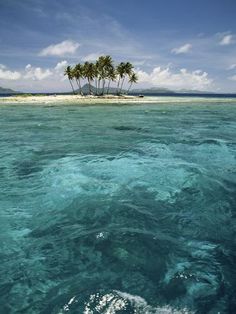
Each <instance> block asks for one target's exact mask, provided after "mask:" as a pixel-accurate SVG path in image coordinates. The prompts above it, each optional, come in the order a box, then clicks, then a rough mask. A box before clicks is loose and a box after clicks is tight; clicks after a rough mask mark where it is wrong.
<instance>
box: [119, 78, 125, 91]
mask: <svg viewBox="0 0 236 314" xmlns="http://www.w3.org/2000/svg"><path fill="white" fill-rule="evenodd" d="M124 81H125V76H124V78H123V80H122V82H121V87H120V94H121V91H122V88H123V84H124Z"/></svg>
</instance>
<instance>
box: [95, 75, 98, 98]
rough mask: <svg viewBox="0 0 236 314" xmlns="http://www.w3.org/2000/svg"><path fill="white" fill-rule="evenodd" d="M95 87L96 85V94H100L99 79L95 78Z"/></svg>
mask: <svg viewBox="0 0 236 314" xmlns="http://www.w3.org/2000/svg"><path fill="white" fill-rule="evenodd" d="M95 87H96V96H97V94H98V79H97V78H96V79H95Z"/></svg>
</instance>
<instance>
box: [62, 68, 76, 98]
mask: <svg viewBox="0 0 236 314" xmlns="http://www.w3.org/2000/svg"><path fill="white" fill-rule="evenodd" d="M64 75H67V77H68V80H69V82H70V85H71V88H72V91H73V93H74V94H75V90H74V87H73V84H72V80H73V70H72V68H71V67H70V66H69V65H68V67H67V68H66V69H65V72H64Z"/></svg>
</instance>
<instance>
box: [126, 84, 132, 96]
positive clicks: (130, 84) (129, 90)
mask: <svg viewBox="0 0 236 314" xmlns="http://www.w3.org/2000/svg"><path fill="white" fill-rule="evenodd" d="M132 85H133V82H132V83H130V85H129V88H128V90H127V95H128V94H129V91H130V88H131V86H132Z"/></svg>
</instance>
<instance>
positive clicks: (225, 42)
mask: <svg viewBox="0 0 236 314" xmlns="http://www.w3.org/2000/svg"><path fill="white" fill-rule="evenodd" d="M233 43H234V36H233V35H232V34H227V35H224V36H223V37H222V39H221V41H220V45H222V46H226V45H230V44H233Z"/></svg>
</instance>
